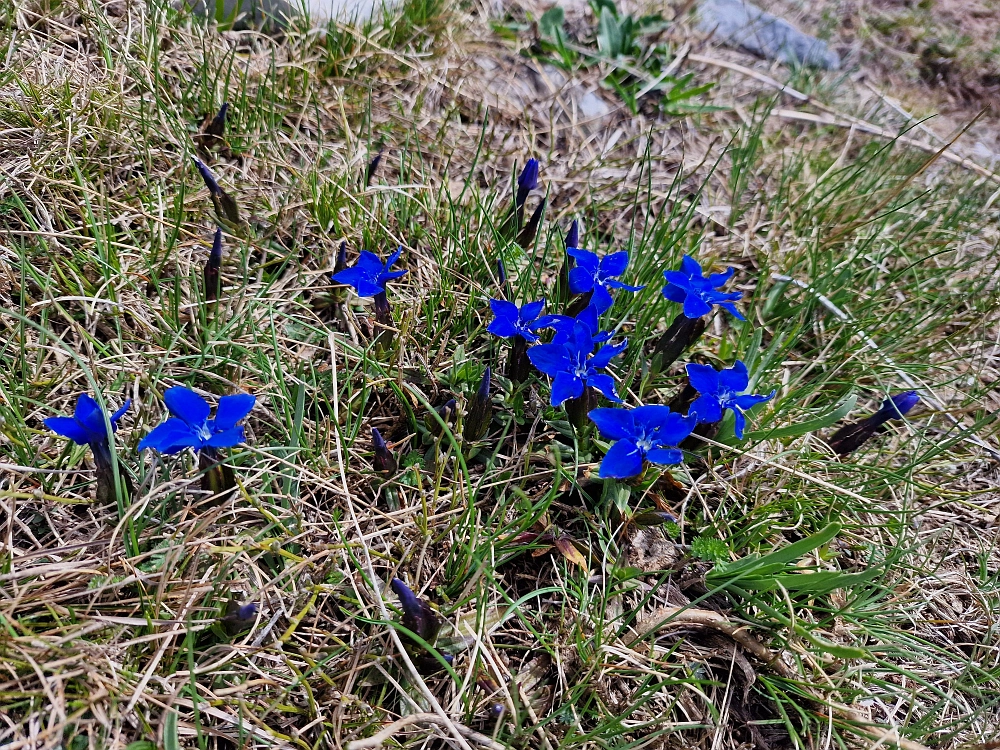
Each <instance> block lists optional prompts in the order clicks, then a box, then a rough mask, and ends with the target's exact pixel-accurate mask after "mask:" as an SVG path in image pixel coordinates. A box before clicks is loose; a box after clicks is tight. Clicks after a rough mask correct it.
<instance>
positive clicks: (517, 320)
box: [486, 299, 556, 343]
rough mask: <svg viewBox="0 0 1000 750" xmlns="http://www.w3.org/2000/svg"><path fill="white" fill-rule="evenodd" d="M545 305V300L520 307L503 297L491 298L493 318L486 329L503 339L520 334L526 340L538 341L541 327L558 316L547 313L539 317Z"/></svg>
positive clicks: (544, 326)
mask: <svg viewBox="0 0 1000 750" xmlns="http://www.w3.org/2000/svg"><path fill="white" fill-rule="evenodd" d="M543 307H545V300H543V299H540V300H538V301H536V302H528V303H527V304H525V305H522V306H521V307H520V308H518V306H517V305H515V304H514V303H513V302H507V301H506V300H502V299H491V300H490V309H491V310H492V311H493V316H494V317H493V320H492V321H490V324H489V325H488V326H487V327H486V330H487V331H489V332H490V333H492V334H493V335H494V336H498V337H500V338H502V339H509V338H512V337H514V336H520V337H521V338H523V339H524V340H525V341H528V342H530V343H534V342H536V341H538V335H537V334H535V331H537V330H538V329H539V328H546V327H547V326H548V325H549V324H550V323H551V321H552V319H553V318H554V317H556V316H554V315H545V316H543V317H541V318H539V317H538V316H539V314H541V312H542V308H543Z"/></svg>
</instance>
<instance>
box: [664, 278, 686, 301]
mask: <svg viewBox="0 0 1000 750" xmlns="http://www.w3.org/2000/svg"><path fill="white" fill-rule="evenodd" d="M663 296H664V297H666V298H667V299H668V300H670V301H671V302H677V303H678V304H682V303H683V302H684V300H686V299H687V296H688V293H687V292H686V291H684V290H683V289H682V288H681V287H679V286H677V284H673V283H671V284H667V285H666V286H665V287H663Z"/></svg>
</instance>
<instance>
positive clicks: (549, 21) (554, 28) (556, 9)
mask: <svg viewBox="0 0 1000 750" xmlns="http://www.w3.org/2000/svg"><path fill="white" fill-rule="evenodd" d="M565 20H566V14H565V13H564V12H563V9H562V8H561V7H560V6H558V5H553V6H552V7H551V8H549V9H548V10H547V11H545V12H544V13H543V14H542V17H541V18H540V19H538V30H539V31H541V32H542V34H544V35H545V36H550V37H552V38H553V39H562V36H563V23H564V22H565Z"/></svg>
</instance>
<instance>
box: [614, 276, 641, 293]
mask: <svg viewBox="0 0 1000 750" xmlns="http://www.w3.org/2000/svg"><path fill="white" fill-rule="evenodd" d="M604 285H605V286H607V287H610V288H611V289H624V290H625V291H626V292H641V291H642V290H643V289H645V288H646V285H645V284H643V285H642V286H633V285H632V284H624V283H622V282H621V281H618V280H617V279H608V280H607V281H605V282H604Z"/></svg>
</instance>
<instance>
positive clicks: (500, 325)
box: [486, 318, 537, 339]
mask: <svg viewBox="0 0 1000 750" xmlns="http://www.w3.org/2000/svg"><path fill="white" fill-rule="evenodd" d="M486 330H487V331H489V332H490V333H492V334H493V335H494V336H499V337H500V338H502V339H509V338H510V337H511V336H520V335H521V331H520V330H519V329H518V327H517V326H516V325H515V324H514V323H513V322H512V321H511V320H510V319H508V318H494V319H493V320H491V321H490V324H489V325H488V326H486ZM536 338H537V337H536Z"/></svg>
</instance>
